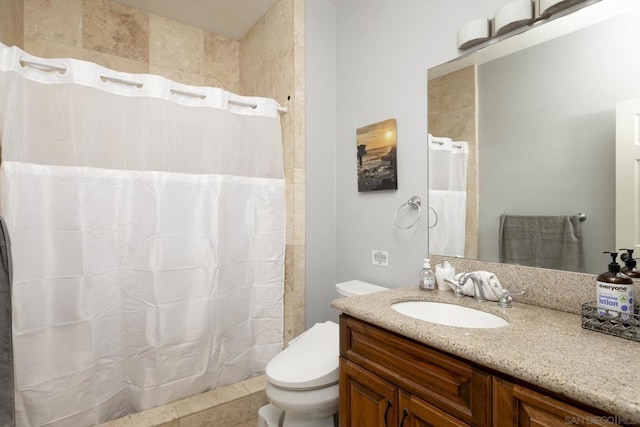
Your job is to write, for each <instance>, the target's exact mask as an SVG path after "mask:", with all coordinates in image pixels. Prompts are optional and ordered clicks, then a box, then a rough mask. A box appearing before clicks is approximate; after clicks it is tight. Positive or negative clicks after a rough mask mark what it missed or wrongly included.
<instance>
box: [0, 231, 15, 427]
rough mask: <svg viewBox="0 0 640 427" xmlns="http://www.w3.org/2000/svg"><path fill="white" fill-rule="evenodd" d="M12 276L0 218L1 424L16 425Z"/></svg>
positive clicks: (7, 244)
mask: <svg viewBox="0 0 640 427" xmlns="http://www.w3.org/2000/svg"><path fill="white" fill-rule="evenodd" d="M11 277H12V272H11V242H10V240H9V231H8V230H7V226H6V224H5V223H4V220H3V219H2V218H0V426H13V425H15V406H14V391H13V344H12V329H11Z"/></svg>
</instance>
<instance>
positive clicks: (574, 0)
mask: <svg viewBox="0 0 640 427" xmlns="http://www.w3.org/2000/svg"><path fill="white" fill-rule="evenodd" d="M539 1H540V12H539V15H540V16H544V17H547V16H551V15H553V14H554V13H557V12H559V11H561V10H562V9H566V8H568V7H572V6H575V5H577V4H578V3H582V2H584V1H586V0H539Z"/></svg>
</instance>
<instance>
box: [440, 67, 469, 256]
mask: <svg viewBox="0 0 640 427" xmlns="http://www.w3.org/2000/svg"><path fill="white" fill-rule="evenodd" d="M427 90H428V92H429V95H428V109H429V112H428V114H429V117H428V120H429V133H430V134H432V135H433V136H446V137H448V138H453V139H454V140H457V141H467V142H468V143H469V162H468V166H467V220H466V224H465V234H466V236H465V251H464V252H465V257H466V258H474V259H475V258H478V227H479V224H478V220H479V204H478V155H477V108H476V104H477V102H476V69H475V67H474V66H470V67H467V68H463V69H462V70H458V71H455V72H452V73H449V74H447V75H444V76H442V77H438V78H435V79H432V80H429V85H428V89H427Z"/></svg>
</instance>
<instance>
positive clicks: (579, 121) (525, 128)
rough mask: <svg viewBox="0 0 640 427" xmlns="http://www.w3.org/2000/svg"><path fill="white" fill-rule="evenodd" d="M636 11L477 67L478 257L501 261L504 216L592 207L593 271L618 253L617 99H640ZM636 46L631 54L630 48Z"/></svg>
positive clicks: (587, 238) (588, 255) (588, 245)
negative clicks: (500, 235) (608, 254)
mask: <svg viewBox="0 0 640 427" xmlns="http://www.w3.org/2000/svg"><path fill="white" fill-rule="evenodd" d="M637 22H638V16H637V15H636V16H635V17H629V16H627V17H621V18H616V19H615V20H614V21H612V22H607V23H604V24H599V25H597V26H595V27H592V28H588V29H585V30H582V31H579V32H576V33H573V34H570V35H567V36H564V37H562V38H560V39H557V40H552V41H550V42H547V43H544V44H542V45H538V46H535V47H533V48H529V49H526V50H525V51H522V52H518V53H516V54H512V55H509V56H507V57H505V58H502V59H500V60H494V61H492V62H490V63H487V64H484V65H482V66H480V67H479V68H478V84H479V111H480V114H479V147H480V256H479V258H480V259H483V260H489V261H497V260H498V228H499V217H500V214H501V213H509V214H516V215H568V214H576V213H578V212H584V213H586V214H587V215H588V219H587V221H586V222H584V223H583V224H582V230H583V235H584V249H585V266H586V269H587V272H590V273H601V272H602V271H605V270H606V266H607V263H608V262H609V258H608V257H605V256H604V255H603V254H602V251H608V250H615V249H617V248H615V132H616V131H615V104H616V102H618V101H621V100H627V99H631V98H640V79H639V78H638V76H639V75H640V58H639V57H638V55H634V54H632V53H631V52H634V51H635V50H636V49H637V41H638V40H640V27H639V26H638V25H637ZM630 53H631V54H630Z"/></svg>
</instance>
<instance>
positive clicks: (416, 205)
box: [393, 196, 422, 230]
mask: <svg viewBox="0 0 640 427" xmlns="http://www.w3.org/2000/svg"><path fill="white" fill-rule="evenodd" d="M405 206H409V207H410V208H411V209H418V216H417V217H416V219H415V221H413V222H412V223H411V224H409V225H408V226H406V227H403V226H401V225H398V214H399V213H400V211H401V210H402V208H404V207H405ZM421 216H422V200H420V197H418V196H413V197H411V198H410V199H409V200H407V201H406V202H404V203H403V204H401V205H400V207H399V208H398V210H397V211H396V214H395V215H394V216H393V223H394V224H395V226H396V227H398V228H401V229H403V230H408V229H410V228H411V227H413V226H414V225H416V224H417V223H418V221H419V220H420V217H421Z"/></svg>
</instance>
